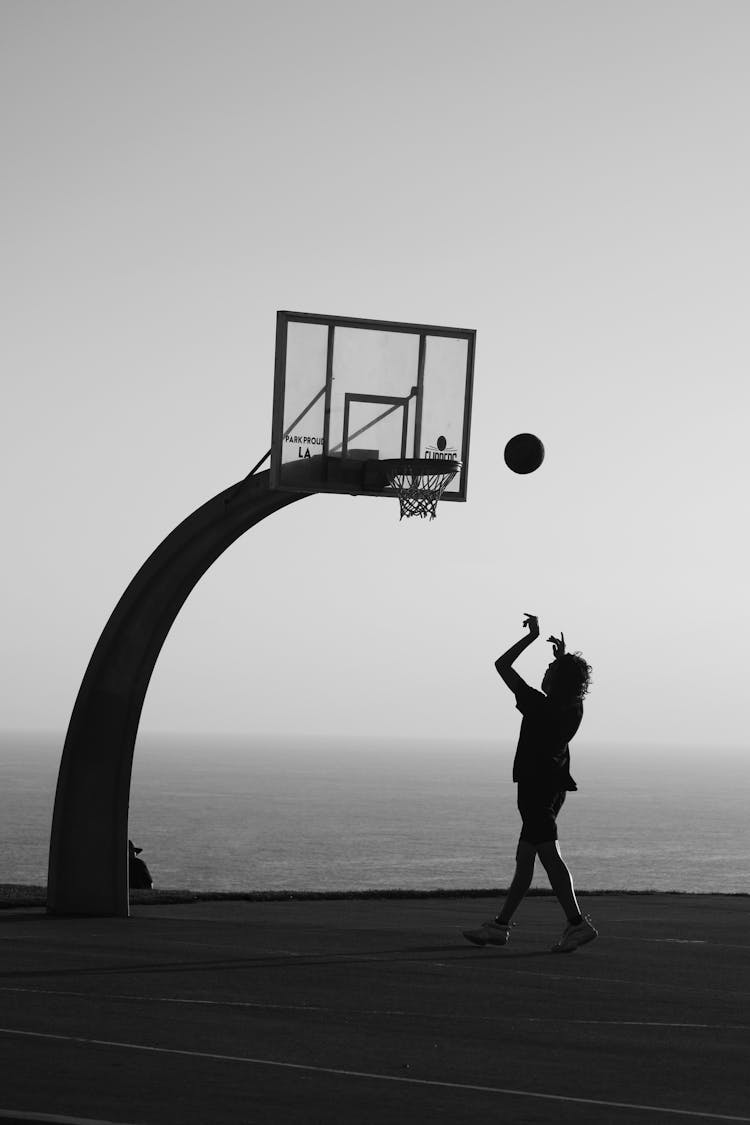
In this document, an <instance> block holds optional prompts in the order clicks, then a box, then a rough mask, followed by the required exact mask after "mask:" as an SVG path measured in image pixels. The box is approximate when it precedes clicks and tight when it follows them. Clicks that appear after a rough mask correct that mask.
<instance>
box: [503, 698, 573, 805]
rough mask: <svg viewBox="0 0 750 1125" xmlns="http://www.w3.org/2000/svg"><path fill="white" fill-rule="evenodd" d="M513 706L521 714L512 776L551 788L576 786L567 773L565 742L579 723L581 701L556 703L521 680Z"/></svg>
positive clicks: (559, 789)
mask: <svg viewBox="0 0 750 1125" xmlns="http://www.w3.org/2000/svg"><path fill="white" fill-rule="evenodd" d="M516 707H517V708H518V710H519V711H520V712H521V714H522V715H523V719H522V720H521V733H520V734H519V736H518V749H517V750H516V756H515V759H514V761H513V780H514V781H519V782H522V783H524V784H530V785H534V786H538V787H539V788H541V789H550V790H554V791H555V792H560V791H562V790H567V791H568V792H573V791H574V790H576V789H577V788H578V786H577V785H576V783H575V781H574V780H573V778H572V777H571V776H570V750H569V747H568V743H569V742H570V740H571V739H572V737H573V735H574V734H575V733H576V731H577V730H578V728H579V726H580V725H581V719H582V718H583V703H582V702H581V700H580V699H577V700H576V701H575V702H574V703H572V704H567V705H565V706H562V707H561V706H560V705H559V704H557V703H554V702H553V701H552V700H551V699H549V698H548V697H547V696H546V695H545V694H544V692H541V691H537V690H536V688H532V687H529V685H528V684H524V685H523V687H522V688H519V689H518V691H517V692H516Z"/></svg>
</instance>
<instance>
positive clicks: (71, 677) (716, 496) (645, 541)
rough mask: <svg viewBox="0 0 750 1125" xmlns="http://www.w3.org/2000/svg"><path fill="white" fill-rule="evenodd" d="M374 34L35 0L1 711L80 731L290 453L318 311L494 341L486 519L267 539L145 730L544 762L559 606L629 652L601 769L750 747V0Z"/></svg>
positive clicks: (9, 192)
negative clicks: (508, 670) (84, 681)
mask: <svg viewBox="0 0 750 1125" xmlns="http://www.w3.org/2000/svg"><path fill="white" fill-rule="evenodd" d="M374 12H375V9H374V8H373V6H372V4H371V3H361V2H359V0H346V2H341V3H333V2H330V0H316V2H315V3H312V2H311V3H304V2H299V0H297V2H285V0H274V2H273V3H265V2H264V3H260V2H258V3H256V2H253V0H245V2H244V3H232V2H229V3H228V2H224V0H210V2H208V0H205V2H191V0H179V2H161V0H147V2H137V0H135V2H134V0H130V2H128V3H116V2H111V0H94V2H79V0H65V2H64V3H62V2H59V0H50V2H36V0H22V2H12V0H2V4H1V5H0V122H1V133H0V136H1V141H2V149H1V151H2V163H3V177H2V180H3V197H4V202H3V207H2V208H1V209H0V224H1V226H2V229H1V231H0V245H1V246H2V255H1V262H2V301H1V307H2V319H3V327H2V333H1V334H0V341H1V343H0V346H1V347H2V373H3V374H2V379H3V410H2V422H1V424H2V457H3V472H2V488H3V499H2V511H3V517H4V521H3V522H4V528H5V537H4V540H5V549H4V552H3V554H4V559H3V562H4V566H3V570H4V580H3V582H2V599H3V604H2V621H3V630H2V632H3V645H2V683H3V696H4V699H3V706H2V723H1V725H2V726H4V727H6V728H11V729H25V728H28V729H33V728H48V729H53V730H59V731H60V732H61V734H62V733H64V730H65V727H66V726H67V722H68V719H69V716H70V710H71V708H72V705H73V702H74V699H75V695H76V692H77V689H78V685H79V683H80V679H81V676H82V674H83V671H84V669H85V666H86V663H87V661H88V659H89V656H90V653H91V650H92V648H93V646H94V644H95V642H96V640H97V637H98V635H99V633H100V631H101V629H102V628H103V626H104V624H105V622H106V620H107V618H108V616H109V614H110V612H111V610H112V608H113V607H114V605H115V603H116V601H117V599H118V598H119V596H120V594H121V593H122V591H123V589H124V588H125V586H126V585H127V583H128V581H129V580H130V578H131V577H132V575H133V574H134V573H135V571H136V570H137V569H138V568H139V567H140V565H141V563H142V562H143V561H144V560H145V558H146V556H147V555H148V554H149V553H150V552H151V550H152V549H153V548H154V547H155V546H156V545H157V543H158V542H159V541H160V540H161V539H162V538H163V537H164V536H165V535H166V534H167V533H168V532H169V531H170V530H171V529H172V528H173V527H174V526H175V524H177V523H178V522H179V521H180V520H182V519H183V518H184V517H185V516H186V515H188V514H189V513H190V512H191V511H193V510H194V509H195V508H196V507H197V506H198V505H199V504H201V503H202V502H203V501H204V500H206V499H208V498H209V497H211V496H212V495H214V494H215V493H217V492H218V491H220V490H221V489H223V488H225V487H226V486H227V485H229V484H231V483H232V482H233V481H235V480H237V479H239V478H241V477H242V476H244V474H245V473H246V472H247V471H248V470H249V468H250V467H251V466H252V465H253V464H255V462H256V461H257V460H258V459H259V458H260V456H261V455H262V454H263V453H264V452H265V451H266V449H268V447H269V444H270V432H271V403H272V381H273V353H274V330H275V313H276V310H277V309H283V308H286V309H296V310H301V311H307V312H322V313H336V314H341V315H348V316H363V317H382V318H387V319H394V320H409V321H423V322H427V323H434V324H446V325H455V326H461V327H468V328H476V329H477V333H478V335H477V364H476V373H475V396H474V421H473V430H472V442H471V463H470V467H469V488H468V502H467V503H466V504H445V505H444V506H443V508H442V510H441V511H440V513H439V516H438V519H437V520H436V521H435V522H434V523H431V524H428V523H425V522H424V521H412V522H410V523H407V522H406V521H404V522H403V523H399V520H398V508H397V505H396V503H395V502H394V501H388V500H381V499H356V500H355V499H351V498H349V497H341V496H316V497H312V498H309V499H305V500H303V501H301V502H300V503H299V504H297V505H295V506H293V507H292V508H291V509H289V510H287V511H283V512H281V513H279V514H277V515H276V516H274V517H272V518H271V519H269V520H267V521H266V522H265V523H264V524H262V525H261V526H260V527H258V528H256V529H255V530H253V531H251V532H249V533H248V534H247V535H246V536H245V537H244V538H243V539H241V540H240V541H239V542H238V543H237V544H236V545H235V546H234V547H233V548H231V549H230V550H229V551H228V552H227V553H226V554H225V555H224V557H223V558H222V559H220V560H219V562H218V563H217V564H216V565H215V566H214V567H213V568H212V570H210V571H209V573H208V574H207V575H206V576H205V577H204V579H203V580H202V582H201V583H200V584H199V586H198V587H197V588H196V590H195V591H194V592H193V594H192V595H191V597H190V599H189V601H188V603H187V605H186V606H185V608H184V609H183V611H182V613H181V615H180V617H179V618H178V621H177V623H176V624H175V626H174V628H173V630H172V633H171V634H170V636H169V638H168V640H167V643H166V645H165V648H164V650H163V652H162V656H161V659H160V661H159V663H158V664H157V668H156V671H155V674H154V677H153V680H152V684H151V688H150V691H149V695H148V697H147V700H146V706H145V708H144V713H143V719H142V726H141V729H142V730H148V731H154V730H159V729H168V730H185V731H211V730H226V731H230V730H231V731H248V732H252V733H257V732H264V731H273V732H283V731H292V732H298V731H299V732H302V731H308V732H310V733H314V734H316V735H317V734H325V733H328V732H332V733H351V734H359V733H374V734H383V735H392V734H393V735H395V734H399V735H400V734H407V735H419V736H423V737H426V738H431V737H436V736H441V737H442V736H447V737H451V738H461V737H464V736H465V737H466V738H477V737H478V738H493V737H495V736H498V737H501V738H508V737H512V736H513V735H514V734H515V731H516V729H517V720H518V718H519V716H518V715H517V713H516V712H514V710H513V706H512V698H511V697H510V696H509V695H508V693H507V692H506V689H505V688H504V687H503V685H502V684H501V682H500V681H499V680H498V679H497V676H496V674H495V672H494V669H493V666H492V665H493V661H494V659H495V657H496V656H497V655H498V654H499V653H500V652H501V651H502V650H503V649H505V648H506V647H507V646H508V645H509V644H510V643H511V642H512V641H514V640H516V639H517V638H518V637H519V636H520V635H521V621H522V617H523V614H524V612H531V613H536V614H538V615H539V617H540V619H541V627H542V637H543V638H544V637H546V636H547V635H548V634H549V633H550V632H552V631H554V632H558V631H559V630H561V629H562V630H564V631H565V634H566V638H567V639H568V643H569V647H571V648H573V649H580V650H582V651H583V652H584V654H585V655H586V656H587V658H588V659H589V661H590V662H591V663H592V665H593V666H594V685H593V687H592V691H591V694H590V697H589V702H588V704H587V718H586V724H585V727H584V728H582V731H581V734H580V736H579V740H578V741H579V742H581V743H585V744H586V745H587V746H590V747H596V745H598V744H605V743H609V742H612V741H616V742H617V741H619V742H625V743H629V744H633V745H636V744H638V745H646V744H651V743H654V742H657V743H664V744H667V745H673V746H675V747H679V746H682V745H691V744H699V745H703V746H706V747H709V748H711V747H715V746H720V745H733V746H738V747H745V748H747V745H748V738H747V733H746V728H745V713H746V705H745V700H746V697H747V674H746V666H747V647H748V636H749V635H750V602H749V599H748V593H747V584H746V574H747V570H748V530H747V525H748V500H747V491H748V479H749V470H750V451H749V448H748V440H747V437H746V429H747V424H748V410H749V407H750V390H749V389H748V387H749V384H748V368H749V366H750V336H749V329H748V324H749V323H750V322H749V320H748V311H747V306H748V298H749V297H750V219H749V208H748V200H750V129H749V128H748V113H749V109H750V68H748V43H749V42H750V5H748V4H747V3H746V2H745V0H741V2H737V3H733V2H728V0H706V2H691V0H674V2H668V0H645V2H639V0H628V2H627V3H626V2H624V0H618V2H616V3H614V2H613V3H610V2H607V0H596V2H591V3H586V2H565V0H554V2H530V0H524V2H517V3H504V2H502V0H497V2H489V0H488V2H486V3H476V2H471V0H468V2H467V0H461V2H460V3H459V2H455V3H445V2H438V0H429V2H428V0H423V2H416V0H412V2H410V0H398V2H397V3H390V2H385V3H384V2H382V0H381V2H379V3H378V5H377V13H376V16H375V15H374V14H373V13H374ZM524 430H530V431H533V432H535V433H537V434H539V435H540V436H541V437H542V439H543V441H544V443H545V445H546V449H547V458H546V461H545V463H544V465H543V467H542V469H541V470H540V471H539V472H538V473H536V474H533V475H531V476H528V477H518V476H514V475H513V474H511V473H510V472H509V471H508V470H507V469H506V468H505V467H504V464H503V461H502V450H503V446H504V444H505V442H506V441H507V439H508V438H509V437H510V436H512V435H513V434H514V433H517V432H518V431H524ZM549 658H550V649H549V646H547V645H545V644H544V643H543V640H542V641H539V642H538V643H537V645H536V646H535V647H534V648H532V649H531V650H530V651H529V652H528V653H526V654H525V655H524V656H523V657H522V659H521V661H520V662H519V664H518V670H519V671H520V672H521V674H522V675H525V676H527V678H529V679H530V680H531V681H532V682H538V677H540V676H541V674H542V671H543V669H544V667H545V666H546V664H547V662H548V660H549Z"/></svg>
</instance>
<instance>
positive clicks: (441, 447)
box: [424, 435, 458, 461]
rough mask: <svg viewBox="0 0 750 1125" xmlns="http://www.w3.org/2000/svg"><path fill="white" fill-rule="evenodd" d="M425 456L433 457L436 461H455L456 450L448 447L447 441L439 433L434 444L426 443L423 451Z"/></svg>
mask: <svg viewBox="0 0 750 1125" xmlns="http://www.w3.org/2000/svg"><path fill="white" fill-rule="evenodd" d="M424 455H425V457H428V458H430V457H431V458H433V459H434V460H436V461H457V460H458V450H457V449H452V448H449V447H448V442H447V441H446V439H445V438H444V437H443V436H442V435H441V436H440V437H439V438H438V439H437V441H436V442H435V444H434V445H428V446H427V448H426V449H425V451H424Z"/></svg>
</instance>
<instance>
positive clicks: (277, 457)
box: [270, 310, 476, 501]
mask: <svg viewBox="0 0 750 1125" xmlns="http://www.w3.org/2000/svg"><path fill="white" fill-rule="evenodd" d="M290 324H303V325H321V326H324V327H326V328H327V329H328V333H327V343H326V355H325V385H324V386H323V387H322V388H321V389H320V390H319V392H318V393H317V394H316V395H314V397H313V398H312V399H311V401H309V402H308V403H307V405H306V406H305V408H304V410H303V411H302V413H301V414H299V415H298V416H297V417H296V418H295V419H294V420H293V421H291V422H290V423H289V424H288V425H287V426H286V428H285V424H284V423H285V398H286V370H287V342H288V333H289V325H290ZM338 328H341V329H355V330H356V329H362V330H367V331H370V332H382V333H405V334H409V335H411V336H414V337H416V338H417V340H418V344H417V347H416V369H415V371H414V380H413V385H412V386H411V388H410V393H409V394H407V395H402V396H399V395H381V394H377V393H366V392H365V391H362V392H351V391H347V392H346V393H345V395H344V402H343V410H344V427H343V438H342V440H341V441H340V442H338V443H337V444H336V445H334V446H333V448H332V449H331V448H329V445H330V440H331V434H330V399H331V393H332V385H333V362H334V342H335V333H336V329H338ZM431 337H448V338H451V339H455V340H462V341H465V342H466V365H465V371H463V370H462V372H461V374H462V378H463V379H464V388H463V393H464V398H463V419H462V424H461V455H460V457H459V460H460V461H461V463H462V464H461V471H460V474H459V475H458V477H457V478H456V482H457V486H456V488H455V489H454V490H453V491H451V492H445V493H444V494H443V497H442V500H443V501H445V500H458V501H465V500H466V496H467V488H468V461H469V440H470V433H471V410H472V396H473V384H474V359H475V352H476V330H475V329H473V328H449V327H446V326H442V325H432V324H418V323H412V322H407V321H394V320H369V319H363V318H360V317H348V316H329V315H324V314H321V313H302V312H290V311H287V310H280V311H279V312H278V313H277V317H276V360H275V375H274V400H273V428H272V446H271V469H270V484H271V487H272V488H274V489H277V490H279V491H287V492H302V493H315V492H332V493H341V494H350V495H365V496H384V495H385V496H395V495H396V493H395V491H394V489H393V488H392V487H390V486H387V485H385V484H384V482H383V480H381V479H379V478H378V475H377V474H374V473H373V472H372V470H373V469H375V465H374V464H371V463H369V468H368V469H367V470H365V465H366V464H368V463H367V462H365V461H362V460H358V459H357V458H358V457H359V456H360V455H361V456H362V457H366V456H367V455H368V454H369V452H370V451H368V450H358V449H356V448H355V449H354V451H353V452H352V451H351V450H350V449H349V448H348V445H350V444H351V441H352V440H353V439H354V438H356V437H357V436H359V434H360V433H362V432H363V431H364V430H365V429H370V428H371V427H372V426H373V424H374V422H379V421H381V420H382V419H384V418H386V417H387V416H388V415H390V414H394V413H396V412H397V411H398V410H399V409H401V410H402V421H401V449H400V455H401V457H403V458H406V457H413V456H423V455H424V452H423V451H422V450H421V448H420V443H421V427H422V401H423V395H422V391H423V380H424V377H425V354H426V349H427V341H428V340H429V339H430V338H431ZM321 371H322V353H321ZM376 389H377V388H376V387H372V390H373V392H374V391H375V390H376ZM324 396H325V400H324V404H323V410H324V424H323V433H322V438H321V439H317V440H319V441H320V442H321V444H322V450H323V454H322V458H321V460H322V462H323V463H324V465H323V467H322V468H321V469H320V474H319V475H318V476H317V477H315V476H307V475H305V474H304V473H303V472H300V473H299V474H298V473H297V472H295V471H294V470H293V469H292V467H291V466H290V465H289V463H288V462H287V463H284V462H283V455H282V448H283V446H284V442H285V440H286V438H287V436H288V435H289V434H290V433H291V432H292V431H293V430H294V428H295V427H296V426H297V425H298V424H300V423H301V421H302V419H303V418H304V416H305V415H306V414H307V413H308V411H310V410H311V409H312V408H313V407H314V406H316V404H317V403H318V402H319V400H320V399H321V398H323V397H324ZM412 398H414V400H415V410H414V417H413V419H412V422H411V426H412V431H413V433H412V442H413V448H408V446H407V419H408V415H409V409H410V400H411V399H412ZM358 404H372V405H374V406H375V407H376V408H377V407H380V406H382V407H383V410H382V413H381V414H379V415H378V416H377V417H376V418H375V419H374V422H372V421H371V422H370V423H368V425H367V426H365V427H363V429H362V430H359V431H356V430H355V432H354V433H351V434H350V433H349V423H350V411H351V410H352V408H356V406H357V405H358ZM318 409H320V408H318ZM373 453H374V454H375V455H376V456H377V451H373ZM334 455H335V456H334ZM431 455H434V456H437V455H438V454H437V451H435V454H431ZM299 468H300V470H301V469H302V468H303V467H302V466H299ZM290 478H291V479H290Z"/></svg>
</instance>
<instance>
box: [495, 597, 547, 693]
mask: <svg viewBox="0 0 750 1125" xmlns="http://www.w3.org/2000/svg"><path fill="white" fill-rule="evenodd" d="M523 625H524V628H525V629H528V630H529V632H528V634H527V635H526V636H525V637H521V639H520V641H516V643H515V644H514V645H511V646H510V648H509V649H508V651H507V652H504V653H503V655H502V656H498V658H497V660H496V661H495V668H496V669H497V672H498V675H499V676H500V678H501V679H502V680H503V682H504V683H506V684H507V685H508V687H509V688H510V690H511V691H512V692H517V691H519V689H520V688H522V687H525V686H526V681H525V680H524V679H522V678H521V676H519V674H518V672H516V671H514V669H513V663H514V661H515V660H517V659H518V657H519V656H520V655H521V653H522V652H523V650H524V649H525V648H528V647H529V645H530V644H533V642H534V641H535V640H536V639H537V637H538V636H539V621H538V619H537V618H536V617H534V615H533V614H531V613H527V614H526V616H525V617H524V621H523Z"/></svg>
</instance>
